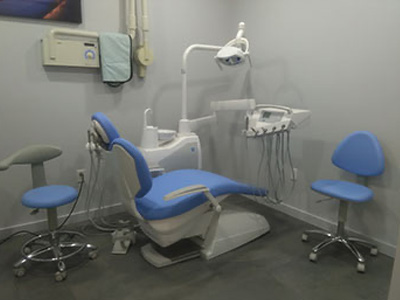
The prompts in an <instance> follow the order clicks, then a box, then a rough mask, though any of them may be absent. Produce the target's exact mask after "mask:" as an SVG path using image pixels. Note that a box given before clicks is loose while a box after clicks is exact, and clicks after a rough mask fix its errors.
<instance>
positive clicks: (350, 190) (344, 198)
mask: <svg viewBox="0 0 400 300" xmlns="http://www.w3.org/2000/svg"><path fill="white" fill-rule="evenodd" d="M332 163H333V164H334V165H335V166H337V167H339V168H341V169H343V170H345V171H347V172H350V173H352V174H355V175H357V176H358V177H359V178H362V179H364V182H365V183H366V178H367V177H370V176H377V175H380V174H382V173H383V171H384V169H385V159H384V155H383V151H382V148H381V145H380V144H379V141H378V139H377V138H376V136H375V135H373V134H372V133H371V132H368V131H356V132H353V133H351V134H350V135H348V136H347V137H346V138H345V139H344V140H343V141H342V142H341V143H340V144H339V145H338V146H337V148H336V150H335V151H334V153H333V155H332ZM311 189H312V190H314V191H316V192H318V193H321V194H323V195H325V196H328V197H330V198H335V199H338V200H339V203H340V205H339V218H338V219H339V220H338V225H337V231H336V233H335V234H334V233H330V232H325V231H321V230H306V231H305V232H304V233H303V236H302V240H303V241H304V242H306V241H308V236H309V235H310V234H313V235H322V236H324V237H326V238H327V239H325V240H324V241H322V242H321V243H319V244H318V245H317V246H315V247H314V248H313V249H312V251H311V253H310V255H309V259H310V260H311V261H313V262H315V261H316V260H317V255H318V253H319V252H320V251H321V250H322V249H324V248H325V247H327V246H329V245H332V244H334V243H341V244H343V245H344V246H345V247H346V248H347V249H349V250H350V252H351V253H352V254H353V255H354V256H355V257H356V258H357V262H358V263H357V271H358V272H361V273H363V272H365V259H364V257H363V256H362V255H361V253H360V252H359V251H358V249H357V247H356V244H360V245H362V246H366V247H368V248H370V253H371V255H377V253H378V249H377V247H376V246H375V245H373V244H372V243H370V242H368V241H365V240H362V239H360V238H355V237H349V236H347V234H346V232H345V225H346V220H347V211H348V205H349V203H363V202H367V201H370V200H372V198H373V197H374V193H373V191H372V190H371V189H370V188H368V187H366V186H365V185H362V184H358V183H353V182H348V181H342V180H327V179H324V180H318V181H315V182H314V183H312V185H311Z"/></svg>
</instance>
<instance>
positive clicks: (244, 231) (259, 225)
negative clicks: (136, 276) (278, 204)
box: [141, 206, 270, 268]
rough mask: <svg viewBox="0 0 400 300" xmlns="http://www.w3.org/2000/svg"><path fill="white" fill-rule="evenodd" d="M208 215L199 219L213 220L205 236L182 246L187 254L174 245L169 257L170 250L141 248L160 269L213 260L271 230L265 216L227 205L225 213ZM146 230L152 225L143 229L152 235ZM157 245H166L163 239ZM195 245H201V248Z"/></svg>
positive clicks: (206, 229)
mask: <svg viewBox="0 0 400 300" xmlns="http://www.w3.org/2000/svg"><path fill="white" fill-rule="evenodd" d="M208 214H209V216H208V217H206V218H205V216H204V215H202V216H200V217H199V218H198V219H199V220H205V219H206V220H209V222H205V227H203V230H205V233H204V235H201V234H200V232H198V234H199V237H193V238H190V239H189V240H190V241H192V242H193V244H192V245H190V244H189V245H188V243H185V244H184V245H182V246H183V247H184V248H185V249H184V250H186V251H182V250H181V251H177V249H176V248H174V245H173V246H171V248H173V249H171V251H170V252H171V253H168V254H166V252H168V248H169V247H168V248H164V249H162V251H158V249H159V247H155V246H153V245H152V244H147V245H145V246H144V247H142V248H141V253H142V255H143V257H144V258H145V259H146V261H148V262H149V263H150V264H152V265H153V266H155V267H157V268H162V267H166V266H169V265H172V264H176V263H178V262H182V261H185V260H189V259H192V258H196V257H199V256H201V257H202V258H203V259H206V260H209V259H212V258H214V257H217V256H219V255H222V254H224V253H226V252H229V251H231V250H234V249H236V248H238V247H240V246H242V245H244V244H247V243H249V242H251V241H252V240H254V239H256V238H258V237H260V236H262V235H264V234H266V233H268V232H269V231H270V225H269V223H268V221H267V220H266V219H265V218H264V217H263V216H261V215H259V214H256V213H251V212H248V211H246V210H241V209H240V208H238V207H229V206H227V207H224V208H223V210H222V212H221V213H218V212H214V211H212V212H208ZM210 218H211V220H210ZM193 220H194V221H193V227H194V228H195V229H196V230H199V222H198V220H197V218H193ZM210 222H211V223H210ZM189 226H190V225H189ZM200 227H201V226H200ZM145 228H148V226H147V227H146V226H145V227H142V229H144V231H145V233H146V234H147V235H149V234H148V231H146V229H145ZM185 228H186V229H187V227H186V226H185V227H183V228H181V229H180V230H179V229H178V230H177V231H178V232H177V233H176V235H179V234H180V235H181V236H182V230H185ZM179 232H180V233H179ZM186 235H187V236H193V231H191V232H188V233H187V234H186ZM149 236H150V235H149ZM157 244H159V245H160V244H162V243H161V242H160V240H159V239H158V240H157ZM193 245H197V247H195V246H193Z"/></svg>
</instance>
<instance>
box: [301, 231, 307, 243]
mask: <svg viewBox="0 0 400 300" xmlns="http://www.w3.org/2000/svg"><path fill="white" fill-rule="evenodd" d="M301 241H302V242H308V234H307V233H303V234H302V236H301Z"/></svg>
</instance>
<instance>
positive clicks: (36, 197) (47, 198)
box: [22, 185, 78, 208]
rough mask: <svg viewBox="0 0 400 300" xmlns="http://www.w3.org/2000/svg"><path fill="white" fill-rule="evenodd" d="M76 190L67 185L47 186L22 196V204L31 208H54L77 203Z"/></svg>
mask: <svg viewBox="0 0 400 300" xmlns="http://www.w3.org/2000/svg"><path fill="white" fill-rule="evenodd" d="M76 198H78V192H77V190H76V189H74V188H73V187H70V186H66V185H47V186H43V187H39V188H36V189H33V190H30V191H29V192H26V193H25V194H24V195H23V196H22V204H23V205H25V206H27V207H30V208H54V207H58V206H62V205H65V204H68V203H71V202H73V201H75V199H76Z"/></svg>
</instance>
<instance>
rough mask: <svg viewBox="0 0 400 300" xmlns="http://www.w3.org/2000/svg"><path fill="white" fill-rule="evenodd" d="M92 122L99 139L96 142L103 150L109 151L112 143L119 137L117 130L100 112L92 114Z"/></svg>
mask: <svg viewBox="0 0 400 300" xmlns="http://www.w3.org/2000/svg"><path fill="white" fill-rule="evenodd" d="M92 122H93V123H94V130H95V131H96V134H97V135H99V137H100V139H97V141H96V142H98V143H100V144H101V145H102V146H103V148H104V149H106V150H111V144H112V142H113V141H114V140H115V139H117V138H119V137H120V136H119V133H118V130H117V128H115V126H114V124H113V123H112V122H111V121H110V119H109V118H108V117H107V116H106V115H105V114H103V113H102V112H97V113H95V114H93V115H92Z"/></svg>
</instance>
